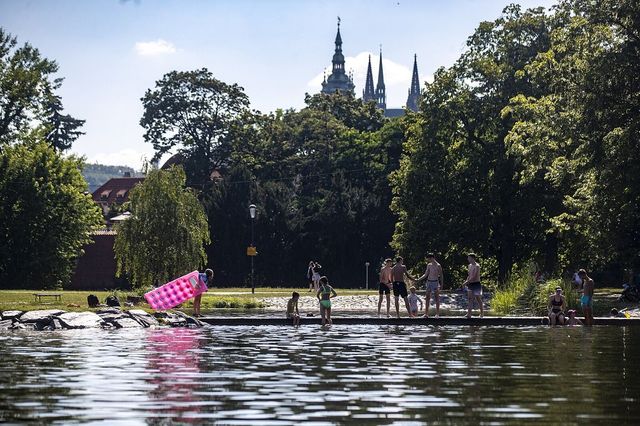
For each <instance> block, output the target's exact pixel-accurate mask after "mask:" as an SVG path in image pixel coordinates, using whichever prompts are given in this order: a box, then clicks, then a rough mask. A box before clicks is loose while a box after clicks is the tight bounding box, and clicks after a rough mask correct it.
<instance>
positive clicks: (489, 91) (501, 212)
mask: <svg viewBox="0 0 640 426" xmlns="http://www.w3.org/2000/svg"><path fill="white" fill-rule="evenodd" d="M549 31H550V23H549V18H548V17H547V16H546V14H545V13H544V11H543V10H542V9H541V8H540V9H533V10H527V11H524V12H523V11H521V10H520V7H519V6H515V5H511V6H508V7H507V8H505V10H504V12H503V15H502V16H501V17H500V18H498V19H497V20H495V21H493V22H482V23H481V24H480V25H479V27H478V28H477V30H476V31H475V33H474V34H473V35H472V36H471V37H469V39H468V42H467V50H466V51H465V52H464V53H463V54H462V56H461V57H460V59H459V60H458V61H457V62H456V64H455V65H454V66H453V67H452V68H450V69H448V70H440V71H439V72H438V73H436V78H435V81H434V82H433V83H432V84H430V85H427V90H426V93H425V98H424V102H423V103H422V104H421V105H422V108H421V111H420V112H419V113H417V114H415V115H413V120H415V121H414V122H413V123H411V124H409V129H410V132H409V138H408V140H407V142H406V145H405V147H406V156H405V157H404V159H403V160H402V163H401V168H400V171H399V172H398V173H397V174H396V175H395V177H394V191H395V193H396V198H395V200H394V204H393V206H394V209H395V211H396V213H397V214H398V215H399V217H400V222H399V224H398V226H397V228H396V235H395V238H394V241H395V246H396V247H397V248H398V249H399V250H402V251H403V252H404V253H409V254H410V256H409V257H410V258H413V259H416V260H417V259H418V258H419V256H420V255H419V253H418V252H417V250H418V251H421V252H422V253H424V249H421V248H420V247H423V246H424V242H425V241H427V242H429V243H430V244H431V245H433V246H434V247H432V248H433V249H435V250H440V251H441V252H442V253H444V254H446V253H448V252H450V251H451V250H454V251H455V252H457V256H459V257H458V258H457V259H452V260H454V261H456V262H457V261H458V259H459V260H462V258H463V256H462V253H461V251H463V250H474V251H477V252H479V254H481V255H482V256H483V257H484V259H486V260H488V262H485V265H487V264H489V265H490V264H492V263H495V264H497V271H495V272H496V275H497V278H498V281H499V282H504V281H505V280H506V278H507V277H508V275H509V274H510V272H511V269H512V267H513V265H514V264H515V263H517V262H521V261H524V260H526V259H528V258H529V257H530V256H531V255H532V254H534V253H535V247H537V246H539V245H540V244H541V243H540V240H541V239H544V229H546V228H547V227H548V226H549V219H548V217H547V216H546V215H545V211H544V209H538V208H532V207H533V206H537V205H538V203H539V202H540V200H541V199H542V198H541V197H540V195H541V194H542V193H544V187H543V186H542V185H541V182H540V179H533V180H531V181H528V182H523V181H521V180H520V173H521V164H520V159H519V158H518V156H517V155H515V154H514V152H511V151H509V149H508V141H507V140H506V137H507V135H508V134H509V131H510V129H511V128H512V126H513V125H514V122H515V120H514V119H513V117H511V116H510V114H509V113H508V112H505V111H504V109H505V107H507V106H508V105H509V102H510V100H511V99H512V98H513V97H515V96H517V95H521V94H524V95H525V96H529V95H534V94H536V92H535V90H536V86H534V85H532V84H531V83H530V82H529V81H528V80H527V79H526V78H523V76H522V75H521V71H522V69H523V68H524V67H525V66H526V65H527V64H529V63H530V62H531V61H532V60H533V59H534V58H536V56H537V55H538V53H539V52H544V51H546V50H547V49H548V46H549ZM420 241H422V244H420ZM447 241H449V242H450V243H447ZM450 254H451V255H453V253H450ZM486 269H487V268H485V270H486ZM490 272H492V271H490Z"/></svg>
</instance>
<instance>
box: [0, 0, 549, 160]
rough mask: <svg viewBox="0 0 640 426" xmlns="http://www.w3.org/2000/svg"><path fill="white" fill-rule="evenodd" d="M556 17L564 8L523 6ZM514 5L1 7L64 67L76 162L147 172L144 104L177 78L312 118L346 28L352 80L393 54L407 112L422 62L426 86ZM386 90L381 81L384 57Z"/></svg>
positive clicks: (403, 1)
mask: <svg viewBox="0 0 640 426" xmlns="http://www.w3.org/2000/svg"><path fill="white" fill-rule="evenodd" d="M514 2H515V3H519V4H521V5H523V6H524V7H536V6H544V7H549V6H551V5H552V4H554V3H556V2H555V1H554V0H516V1H514ZM508 3H509V1H508V0H476V1H472V0H448V1H447V0H423V1H418V0H416V1H407V0H400V1H375V0H371V1H366V0H362V1H358V0H353V1H348V0H342V1H340V0H325V1H319V0H315V1H314V0H309V1H294V0H288V1H285V0H280V1H266V0H263V1H258V0H253V1H242V0H236V1H233V0H218V1H205V0H154V1H151V0H137V1H136V0H130V1H118V0H91V1H84V0H58V1H50V0H0V26H2V27H3V28H4V29H5V30H7V31H8V32H10V33H12V34H13V35H15V36H17V37H18V40H19V42H21V43H24V42H29V43H31V44H33V45H34V46H35V47H37V48H39V49H40V51H41V52H42V54H43V55H45V56H46V57H48V58H50V59H55V60H56V61H57V62H58V64H59V65H60V72H59V75H60V76H62V77H65V82H64V84H63V87H62V89H61V92H60V94H61V95H62V99H63V102H64V104H65V107H66V110H67V111H68V113H70V114H71V115H73V116H75V117H78V118H83V119H85V120H87V122H86V125H85V127H84V131H85V132H86V135H84V136H82V137H81V138H80V139H79V140H78V141H77V142H76V143H75V145H74V148H73V151H74V152H75V153H78V154H82V155H85V156H86V157H87V159H88V160H89V161H91V162H95V161H98V162H103V163H107V164H126V165H130V166H133V167H135V168H137V169H139V168H140V166H141V164H142V157H143V156H145V155H146V156H147V157H150V156H151V155H152V154H153V150H152V148H151V146H150V145H149V144H145V143H144V142H143V139H142V134H143V131H142V128H141V127H140V126H139V124H138V122H139V120H140V117H141V116H142V106H141V102H140V98H141V97H142V96H143V95H144V92H145V91H146V90H147V89H149V88H152V87H153V86H154V83H155V81H156V80H158V79H160V78H161V77H162V75H163V74H164V73H166V72H169V71H172V70H183V71H184V70H192V69H197V68H201V67H207V68H208V69H209V70H210V71H212V72H213V74H214V75H215V76H216V77H217V78H219V79H220V80H223V81H225V82H227V83H238V84H239V85H241V86H243V87H244V88H245V91H246V93H247V94H248V96H249V98H250V100H251V104H252V108H255V109H258V110H261V111H264V112H267V111H273V110H275V109H276V108H290V107H293V108H300V107H302V106H303V103H304V102H303V100H304V94H305V92H309V93H315V92H317V91H318V90H319V86H318V83H319V81H320V80H321V79H322V72H323V70H324V69H325V68H327V67H330V65H331V56H332V54H333V48H334V45H333V40H334V37H335V31H336V17H337V16H340V17H341V19H342V26H341V33H342V39H343V43H344V45H343V51H344V54H345V56H346V57H347V64H346V65H347V68H352V69H353V70H354V73H355V78H354V80H355V84H356V94H357V95H358V96H360V95H361V93H362V88H363V85H364V73H365V70H366V68H365V67H366V60H367V57H368V54H369V53H372V54H373V55H377V52H378V50H379V46H380V45H382V49H383V56H384V58H385V62H384V67H385V70H384V72H385V81H386V85H387V105H388V106H389V107H400V106H402V105H404V103H405V101H406V95H407V89H408V87H409V80H410V69H411V66H412V61H413V54H414V53H416V54H417V55H418V67H419V71H420V79H421V80H422V81H425V80H429V79H430V76H431V75H432V73H433V72H434V71H435V70H436V69H437V68H438V67H440V66H448V65H451V64H452V63H453V62H454V61H455V59H456V58H457V57H458V56H459V55H460V53H461V52H462V50H463V49H464V45H465V41H466V39H467V37H468V36H469V35H471V33H472V32H473V30H474V29H475V28H476V27H477V25H478V24H479V23H480V22H481V21H483V20H493V19H495V18H497V17H498V16H499V15H500V12H501V10H502V9H503V8H504V6H505V5H506V4H508ZM373 61H374V80H375V79H376V78H377V77H376V75H377V65H376V64H377V56H374V57H373Z"/></svg>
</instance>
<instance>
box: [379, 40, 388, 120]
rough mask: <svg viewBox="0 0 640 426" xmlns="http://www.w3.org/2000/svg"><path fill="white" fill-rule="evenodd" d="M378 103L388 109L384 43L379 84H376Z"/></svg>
mask: <svg viewBox="0 0 640 426" xmlns="http://www.w3.org/2000/svg"><path fill="white" fill-rule="evenodd" d="M376 104H377V106H378V108H380V109H382V110H386V109H387V94H386V90H385V87H384V73H383V71H382V45H381V46H380V65H379V66H378V84H377V85H376Z"/></svg>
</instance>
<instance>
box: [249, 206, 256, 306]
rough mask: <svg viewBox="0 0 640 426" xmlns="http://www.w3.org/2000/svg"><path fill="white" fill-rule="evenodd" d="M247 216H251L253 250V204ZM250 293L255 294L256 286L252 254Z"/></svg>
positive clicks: (254, 208)
mask: <svg viewBox="0 0 640 426" xmlns="http://www.w3.org/2000/svg"><path fill="white" fill-rule="evenodd" d="M249 216H251V247H253V248H255V244H254V239H253V222H254V221H255V219H256V205H255V204H251V205H250V206H249ZM250 257H251V293H252V294H255V292H256V285H255V282H254V279H253V277H254V274H253V258H254V257H255V254H254V253H252V254H251V256H250Z"/></svg>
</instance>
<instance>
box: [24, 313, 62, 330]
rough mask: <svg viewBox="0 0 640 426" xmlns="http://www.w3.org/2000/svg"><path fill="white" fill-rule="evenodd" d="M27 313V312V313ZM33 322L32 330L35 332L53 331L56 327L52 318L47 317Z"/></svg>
mask: <svg viewBox="0 0 640 426" xmlns="http://www.w3.org/2000/svg"><path fill="white" fill-rule="evenodd" d="M27 313H28V312H27ZM32 322H33V328H35V329H36V330H55V328H56V326H55V324H54V323H53V317H50V316H47V317H42V318H38V319H37V320H35V321H32Z"/></svg>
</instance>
